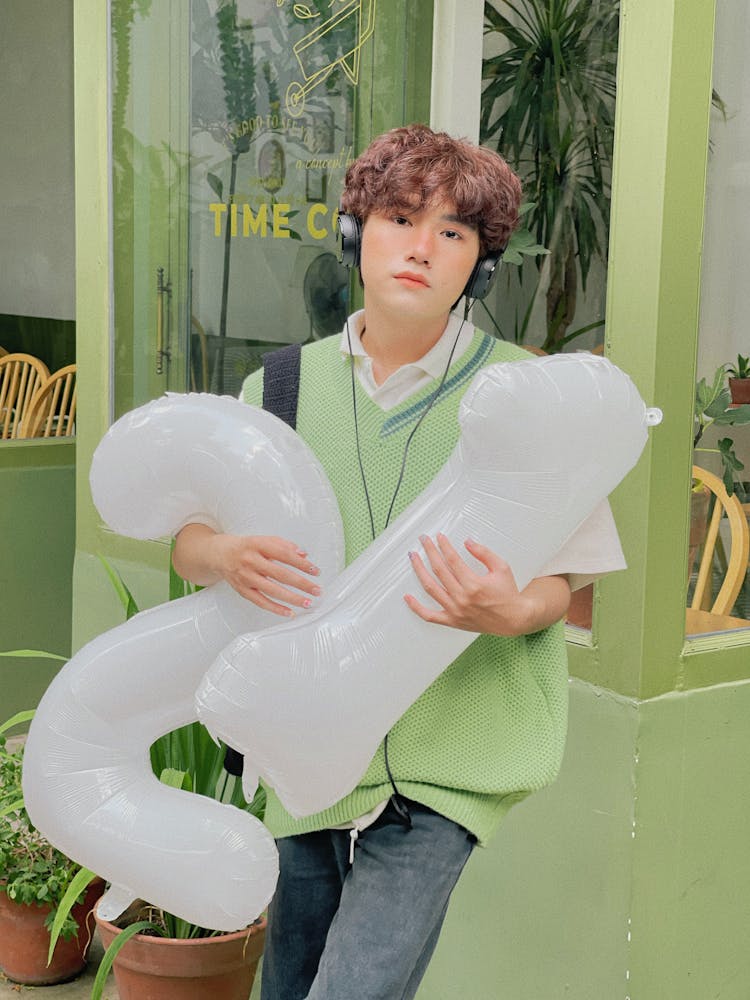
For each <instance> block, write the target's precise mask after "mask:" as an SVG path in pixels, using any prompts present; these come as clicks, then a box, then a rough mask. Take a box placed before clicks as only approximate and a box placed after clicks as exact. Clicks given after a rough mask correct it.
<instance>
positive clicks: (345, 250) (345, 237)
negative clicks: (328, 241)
mask: <svg viewBox="0 0 750 1000" xmlns="http://www.w3.org/2000/svg"><path fill="white" fill-rule="evenodd" d="M336 225H337V227H338V231H339V237H340V239H341V245H340V250H341V254H340V256H339V260H340V262H341V263H342V264H344V265H345V266H346V267H359V261H360V256H361V252H362V223H361V222H360V220H359V219H358V218H357V216H356V215H350V213H349V212H339V215H338V219H337V222H336Z"/></svg>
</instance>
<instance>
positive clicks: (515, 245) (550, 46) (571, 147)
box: [474, 0, 619, 628]
mask: <svg viewBox="0 0 750 1000" xmlns="http://www.w3.org/2000/svg"><path fill="white" fill-rule="evenodd" d="M618 31H619V4H618V3H613V2H611V0H601V2H597V0H593V2H585V3H584V2H579V0H562V2H558V3H554V4H543V3H538V2H536V0H513V2H510V0H490V2H488V3H486V4H485V41H484V57H483V77H484V84H483V93H482V110H481V141H482V142H483V143H484V144H485V145H487V146H489V147H491V148H492V149H496V150H498V151H499V152H500V153H501V154H502V155H503V156H504V157H505V159H506V160H507V161H508V162H509V163H510V165H511V166H512V167H513V168H514V169H515V170H517V171H518V173H519V175H520V177H521V179H522V181H523V186H524V203H525V204H524V210H523V211H524V214H523V225H522V228H521V229H520V231H518V232H517V233H516V234H515V235H514V236H513V238H512V239H511V242H510V244H509V246H508V248H507V249H506V252H505V255H504V264H503V268H504V274H503V275H501V280H500V281H498V282H496V285H495V291H494V293H493V295H491V296H490V297H489V298H488V300H487V303H486V304H485V303H484V302H483V303H480V304H479V307H478V308H475V311H474V317H475V321H476V322H477V323H478V324H479V325H480V326H482V327H483V328H485V329H486V330H487V331H488V332H490V333H494V334H495V335H496V336H498V337H501V338H502V339H504V340H510V341H514V342H516V343H518V344H521V345H523V346H525V347H528V348H529V349H530V350H532V351H534V352H536V353H547V354H548V353H553V352H557V351H563V350H564V351H571V350H572V351H575V350H579V349H585V350H593V351H596V352H598V353H600V352H601V351H602V350H603V343H604V315H605V304H606V286H607V247H608V242H609V215H610V190H611V168H612V156H613V146H614V114H615V91H616V69H617V48H618ZM592 595H593V587H592V586H591V585H589V586H587V587H584V588H583V589H582V590H581V591H578V592H577V593H575V594H574V600H573V604H572V606H571V611H570V615H569V621H570V623H571V624H573V625H577V626H579V627H582V628H590V626H591V617H592Z"/></svg>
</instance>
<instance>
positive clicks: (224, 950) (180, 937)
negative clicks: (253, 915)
mask: <svg viewBox="0 0 750 1000" xmlns="http://www.w3.org/2000/svg"><path fill="white" fill-rule="evenodd" d="M102 563H103V564H104V566H105V569H106V570H107V573H108V574H109V576H110V579H111V581H112V583H113V585H114V587H115V590H116V591H117V594H118V597H119V599H120V601H121V603H122V606H123V608H124V609H125V615H126V618H130V617H132V615H134V614H136V613H137V611H138V607H137V605H136V602H135V600H134V598H133V596H132V594H131V593H130V591H129V590H128V588H127V586H126V585H125V583H124V582H123V580H122V578H121V577H120V576H119V574H118V573H117V571H116V570H115V569H114V568H113V567H111V566H110V565H109V564H108V563H107V562H106V561H105V560H103V559H102ZM190 589H191V588H190V585H189V584H186V583H185V582H184V581H183V580H181V579H180V578H179V577H178V576H177V574H176V573H174V571H173V570H171V569H170V582H169V596H170V599H171V598H176V597H181V596H183V595H184V594H185V593H186V592H187V591H189V590H190ZM223 762H224V748H223V747H219V746H217V745H216V744H215V743H214V741H213V740H212V738H211V737H210V736H209V734H208V732H207V731H206V729H205V728H204V727H203V726H202V725H200V723H197V722H196V723H193V724H192V725H189V726H185V727H184V728H182V729H180V730H177V731H176V732H174V733H168V734H167V735H165V736H163V737H161V738H160V739H159V740H157V741H156V743H155V744H154V745H153V746H152V748H151V765H152V768H153V770H154V773H155V774H156V775H158V776H159V778H160V780H161V781H164V782H165V783H167V784H170V785H172V786H174V787H177V788H183V789H185V790H186V791H192V792H195V793H197V794H199V795H208V796H209V797H211V798H216V799H218V800H219V801H221V802H225V803H231V804H232V805H235V806H237V807H238V808H241V809H247V810H248V811H250V812H252V813H253V815H255V816H257V817H258V818H259V819H262V818H263V809H264V805H265V793H264V792H263V791H262V790H260V791H259V792H258V793H257V794H256V796H255V798H254V799H253V801H252V802H251V803H249V804H248V803H247V802H246V801H245V799H244V797H243V795H242V788H241V781H240V779H239V778H236V777H234V776H232V775H229V774H228V773H227V772H226V771H225V770H224V767H223ZM96 920H97V925H98V928H99V933H100V936H101V938H102V940H103V942H104V945H105V949H106V950H105V954H104V958H103V959H102V962H101V965H100V967H99V971H98V974H97V977H96V979H95V981H94V986H93V989H92V994H91V996H92V1000H99V998H101V997H102V991H103V989H104V984H105V981H106V978H107V975H108V974H109V971H110V969H111V968H112V967H113V966H114V974H115V981H116V983H117V988H118V991H119V994H120V998H121V1000H142V997H143V996H152V995H158V996H159V997H160V998H162V997H164V998H174V1000H192V998H194V997H196V996H211V997H212V998H216V1000H247V997H248V996H249V993H250V989H251V988H252V983H253V979H254V976H255V970H256V968H257V964H258V960H259V958H260V956H261V954H262V951H263V942H264V937H265V920H264V919H261V920H259V921H256V923H255V924H253V925H252V926H251V927H249V928H246V929H245V930H243V931H238V932H236V933H234V934H223V933H220V932H217V931H213V930H210V929H207V928H202V927H198V926H196V925H195V924H191V923H188V922H187V921H185V920H181V919H180V918H179V917H176V916H175V915H174V914H170V913H167V912H165V911H163V910H158V909H156V908H154V907H152V906H150V905H149V904H148V903H147V902H144V901H137V903H135V904H133V906H131V907H129V908H128V910H127V911H126V912H125V913H124V914H123V915H122V916H121V917H120V918H119V919H118V920H117V921H116V924H110V923H108V922H106V921H103V920H101V919H100V918H99V917H98V916H97V918H96ZM205 953H208V955H209V957H208V958H205V957H204V955H205ZM154 979H157V980H158V986H154V985H149V986H145V985H144V982H145V981H147V980H150V981H152V983H153V980H154ZM199 980H200V982H199Z"/></svg>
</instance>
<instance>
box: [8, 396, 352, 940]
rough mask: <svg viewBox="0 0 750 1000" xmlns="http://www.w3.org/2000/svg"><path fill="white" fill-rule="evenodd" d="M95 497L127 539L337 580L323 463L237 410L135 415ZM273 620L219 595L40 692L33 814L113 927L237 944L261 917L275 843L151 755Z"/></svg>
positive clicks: (164, 615)
mask: <svg viewBox="0 0 750 1000" xmlns="http://www.w3.org/2000/svg"><path fill="white" fill-rule="evenodd" d="M91 486H92V493H93V496H94V501H95V503H96V505H97V507H98V509H99V511H100V513H101V514H102V516H103V518H104V519H105V521H106V522H107V523H108V524H109V525H110V527H112V528H113V529H114V530H115V531H118V532H119V533H121V534H125V535H131V536H133V537H137V538H158V537H160V536H162V535H169V534H173V533H175V532H176V531H178V530H179V528H180V527H181V526H182V525H184V524H186V523H188V522H190V521H202V522H206V523H208V524H211V525H214V526H216V527H221V528H222V529H223V530H226V531H232V532H236V533H238V534H275V535H282V536H284V537H287V538H292V539H294V540H295V541H297V542H298V543H299V544H300V545H302V546H303V547H305V546H306V547H307V549H308V551H310V552H315V553H316V561H317V562H318V565H319V566H320V569H321V580H322V581H325V580H326V579H328V580H332V579H333V578H334V576H335V574H336V572H337V571H338V570H339V569H340V567H341V566H342V565H343V552H344V543H343V531H342V527H341V519H340V516H339V511H338V505H337V503H336V499H335V497H334V495H333V492H332V490H331V488H330V485H329V483H328V480H327V477H326V476H325V473H324V472H323V470H322V468H321V466H320V464H319V463H318V461H317V459H316V458H315V457H314V456H313V454H312V452H310V450H309V449H308V448H307V446H306V445H305V444H304V442H303V441H302V440H301V439H300V438H299V437H298V436H297V435H296V434H295V433H294V432H293V431H292V430H291V429H290V428H289V427H288V426H287V425H286V424H284V423H282V422H281V421H280V420H278V419H277V418H276V417H274V416H272V415H271V414H268V413H266V412H264V411H263V410H257V409H254V408H251V407H248V406H245V405H244V404H242V403H240V402H239V401H237V400H233V399H230V398H227V397H221V398H220V397H216V396H210V395H189V396H176V395H170V396H167V397H166V398H164V399H161V400H158V401H155V402H153V403H150V404H148V405H146V406H144V407H141V408H140V409H138V410H135V411H134V412H132V413H130V414H128V415H126V416H125V417H123V418H122V419H121V420H119V421H117V423H115V424H114V425H113V426H112V428H111V429H110V430H109V432H108V433H107V435H106V436H105V437H104V439H103V440H102V442H101V444H100V445H99V447H98V449H97V451H96V453H95V456H94V460H93V463H92V469H91ZM277 620H278V619H277V618H276V617H275V616H274V615H272V614H271V613H270V612H267V611H263V610H261V609H260V608H257V607H256V606H255V605H254V604H251V603H250V602H249V601H246V600H243V599H242V598H241V597H240V596H239V595H238V594H237V593H235V592H234V591H233V590H232V588H231V587H229V586H228V585H226V584H223V583H220V584H216V585H215V586H213V587H209V588H207V589H205V590H202V591H200V592H198V593H196V594H192V595H190V596H188V597H185V598H182V599H180V600H177V601H171V602H168V603H167V604H162V605H161V606H159V607H157V608H154V609H152V610H150V611H145V612H143V613H141V614H139V615H136V616H135V617H134V618H131V619H130V620H129V621H127V622H125V624H123V625H120V626H118V627H117V628H114V629H112V630H111V631H109V632H106V633H105V634H104V635H101V636H99V637H98V638H97V639H95V640H93V641H92V642H90V643H89V644H88V645H87V646H85V647H84V648H83V649H81V650H80V652H78V653H77V654H76V655H75V656H74V657H73V658H72V659H71V660H70V661H69V662H68V663H67V664H66V666H65V667H64V668H63V669H62V670H61V671H60V673H59V674H58V676H57V677H56V678H55V680H54V681H53V683H52V684H51V686H50V688H49V689H48V690H47V692H46V693H45V695H44V697H43V699H42V701H41V704H40V705H39V708H38V710H37V712H36V715H35V718H34V721H33V723H32V726H31V730H30V733H29V738H28V742H27V745H26V750H25V755H24V796H25V801H26V807H27V809H28V812H29V815H30V816H31V818H32V822H33V823H34V824H35V825H36V826H37V827H38V828H39V829H40V830H42V831H44V833H45V835H46V836H47V837H48V839H49V840H50V841H52V842H53V843H54V844H56V845H57V846H58V847H59V848H60V849H61V850H63V851H64V852H65V853H66V854H68V855H69V856H70V857H72V858H75V859H76V860H77V861H79V862H80V863H81V864H84V865H85V866H86V867H89V868H92V869H93V870H95V871H96V872H97V873H98V874H100V875H102V876H104V877H105V878H106V879H108V880H109V881H111V882H112V883H113V887H112V889H110V891H109V892H108V893H107V895H106V896H105V897H103V899H102V901H101V903H100V913H101V914H102V916H104V917H105V918H107V919H112V918H114V917H115V916H117V915H118V914H119V913H120V912H122V910H123V909H125V907H126V906H127V905H128V904H129V903H130V902H131V901H132V900H133V899H134V898H137V897H142V898H145V899H148V900H149V901H150V902H152V903H154V904H156V905H157V906H160V907H163V908H164V909H167V910H169V911H171V912H174V913H177V914H179V915H180V916H182V917H184V918H185V919H187V920H189V921H191V922H193V923H196V924H200V925H201V926H205V927H211V928H216V929H218V930H227V931H229V930H236V929H238V928H239V927H244V926H246V925H247V924H248V923H249V922H250V921H252V920H253V919H254V918H255V917H256V916H257V915H258V913H261V912H262V911H263V909H264V908H265V906H266V905H267V904H268V901H269V900H270V898H271V896H272V894H273V890H274V887H275V884H276V877H277V864H278V861H277V853H276V846H275V844H274V842H273V839H272V838H271V836H270V834H269V833H268V831H267V830H266V828H265V827H264V826H263V825H262V824H261V823H260V822H258V820H257V819H255V818H254V817H253V816H251V815H249V814H248V813H244V812H241V811H240V810H238V809H235V808H233V807H232V806H228V805H222V804H220V803H218V802H215V801H213V800H211V799H208V798H205V797H201V796H197V795H190V794H188V793H186V792H181V791H178V790H176V789H173V788H168V787H167V786H166V785H164V784H162V783H161V782H159V781H158V780H157V779H156V778H155V777H154V775H153V774H152V772H151V766H150V760H149V747H150V746H151V744H152V743H153V742H154V740H156V739H157V738H158V737H159V736H161V735H163V734H164V733H167V732H170V731H171V730H174V729H177V728H178V727H180V726H183V725H185V724H187V723H189V722H193V721H195V718H196V714H195V690H196V688H197V686H198V683H199V682H200V679H201V677H202V676H203V674H204V673H205V672H206V670H207V668H208V666H209V665H210V664H211V662H212V660H213V659H214V658H215V657H216V656H217V655H218V653H219V652H220V650H221V649H222V648H223V647H224V646H226V645H227V643H228V642H230V641H231V640H232V639H233V638H234V637H235V636H236V635H238V634H240V633H242V632H245V631H247V630H248V629H263V628H266V627H268V626H269V625H270V624H271V623H273V622H275V621H277ZM246 770H247V771H248V774H247V776H243V781H246V783H247V784H249V785H250V789H249V794H250V795H252V792H254V790H255V787H256V784H257V782H256V781H255V780H253V778H252V775H251V774H250V773H249V768H248V769H246ZM246 794H247V793H246Z"/></svg>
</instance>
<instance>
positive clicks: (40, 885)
mask: <svg viewBox="0 0 750 1000" xmlns="http://www.w3.org/2000/svg"><path fill="white" fill-rule="evenodd" d="M33 714H34V713H33V711H28V712H19V713H18V714H17V715H14V716H13V717H12V718H11V719H9V720H8V721H7V722H5V723H4V724H3V725H2V726H0V969H2V971H3V972H4V973H5V975H6V976H7V977H8V979H11V980H13V981H14V982H17V983H23V984H26V985H34V986H42V985H48V984H51V983H61V982H66V981H67V980H69V979H74V978H75V977H76V976H78V975H79V974H80V973H81V972H82V971H83V969H84V967H85V965H86V959H87V954H88V949H89V945H90V944H91V939H92V935H93V929H94V924H93V918H92V917H91V913H92V909H93V906H94V903H95V902H96V901H97V899H98V898H99V896H100V895H101V894H102V892H103V890H104V881H103V880H102V879H97V878H95V876H94V875H93V873H92V872H90V871H87V870H86V869H82V868H81V866H80V865H78V864H76V863H75V862H73V861H71V860H70V858H68V857H66V856H65V855H64V854H62V853H61V852H60V851H58V850H57V849H56V848H54V847H53V846H52V845H51V844H50V843H49V842H48V841H47V840H45V838H44V837H43V836H42V835H41V834H40V833H39V831H38V830H37V829H36V828H35V827H34V826H33V825H32V823H31V821H30V819H29V816H28V813H27V812H26V809H25V808H24V801H23V792H22V789H21V771H22V766H23V742H22V740H21V739H20V738H19V740H18V741H17V742H14V745H9V743H8V738H7V733H8V732H9V730H11V729H13V728H14V727H17V726H20V725H23V724H25V723H28V722H29V721H30V720H31V717H32V716H33Z"/></svg>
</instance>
